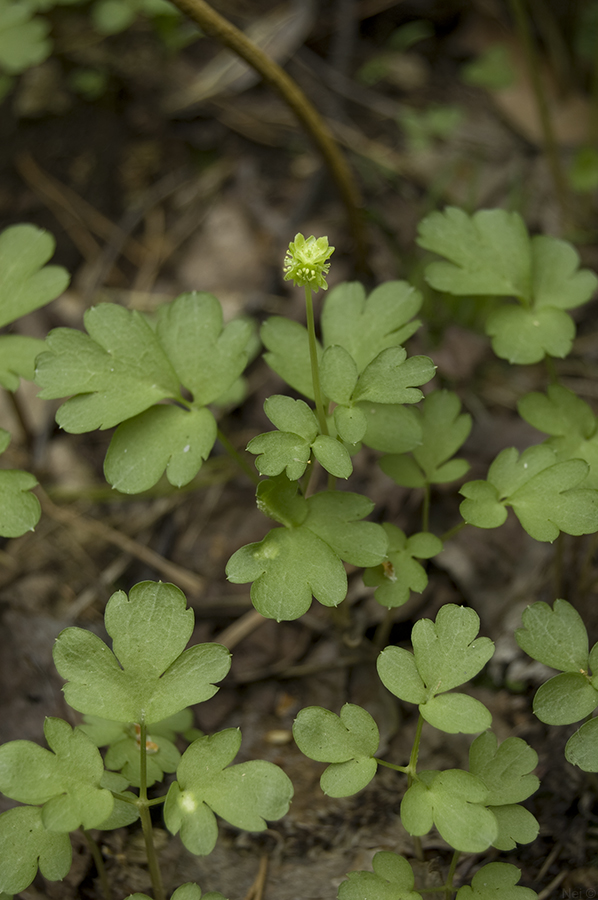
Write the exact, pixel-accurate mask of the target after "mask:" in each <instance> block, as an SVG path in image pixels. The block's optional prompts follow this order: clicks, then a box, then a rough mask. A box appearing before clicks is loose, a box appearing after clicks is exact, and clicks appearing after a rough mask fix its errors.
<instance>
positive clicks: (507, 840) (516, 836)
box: [489, 804, 540, 850]
mask: <svg viewBox="0 0 598 900" xmlns="http://www.w3.org/2000/svg"><path fill="white" fill-rule="evenodd" d="M489 810H490V812H492V814H493V815H494V818H495V819H496V822H497V825H498V834H497V836H496V838H495V839H494V840H493V842H492V846H493V847H496V848H497V849H498V850H514V849H515V847H516V845H517V844H531V843H532V841H535V840H536V838H537V837H538V832H539V831H540V824H539V822H538V820H537V819H536V817H535V816H533V815H532V814H531V812H530V811H529V810H528V809H526V808H525V806H519V805H518V804H512V805H506V806H490V807H489Z"/></svg>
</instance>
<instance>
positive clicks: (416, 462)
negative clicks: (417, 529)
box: [380, 391, 471, 552]
mask: <svg viewBox="0 0 598 900" xmlns="http://www.w3.org/2000/svg"><path fill="white" fill-rule="evenodd" d="M414 413H415V415H416V416H417V418H418V419H419V421H420V427H421V434H422V437H421V443H419V444H418V445H417V446H416V447H414V449H413V451H412V453H411V455H406V454H391V455H389V456H383V457H382V459H381V460H380V468H381V469H382V471H383V472H385V473H386V474H387V475H388V476H389V477H390V478H392V480H393V481H394V482H396V484H400V485H403V486H404V487H423V486H424V485H425V484H444V483H446V482H449V481H456V480H457V479H458V478H462V477H463V475H465V473H466V472H467V471H468V469H469V463H467V462H466V461H465V460H464V459H451V457H452V456H454V455H455V453H456V452H457V450H458V449H459V448H460V447H461V446H462V445H463V444H464V443H465V441H466V440H467V438H468V436H469V432H470V431H471V416H470V415H469V414H467V413H461V402H460V400H459V398H458V397H457V395H456V394H453V393H452V392H451V391H432V393H431V394H428V395H427V397H426V398H425V400H424V402H423V403H422V407H421V410H417V409H416V410H414ZM437 552H438V551H437Z"/></svg>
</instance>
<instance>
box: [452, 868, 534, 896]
mask: <svg viewBox="0 0 598 900" xmlns="http://www.w3.org/2000/svg"><path fill="white" fill-rule="evenodd" d="M520 877H521V872H520V871H519V869H518V868H517V866H511V865H509V864H508V863H499V862H493V863H488V865H487V866H482V868H481V869H479V870H478V871H477V872H476V873H475V875H474V876H473V878H472V880H471V887H469V885H464V886H463V887H461V888H459V890H458V891H457V900H499V898H500V900H534V898H536V897H537V896H538V895H537V894H536V892H535V891H532V890H531V888H525V887H518V886H517V882H518V881H519V879H520Z"/></svg>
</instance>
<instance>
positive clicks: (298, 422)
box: [264, 394, 319, 444]
mask: <svg viewBox="0 0 598 900" xmlns="http://www.w3.org/2000/svg"><path fill="white" fill-rule="evenodd" d="M264 412H265V413H266V415H267V416H268V418H269V419H270V421H271V422H272V424H273V425H274V426H275V427H276V428H278V430H279V431H288V432H290V433H291V434H296V435H299V436H300V437H302V438H303V439H304V440H305V441H306V442H307V443H308V444H311V443H312V442H313V441H314V440H315V438H316V435H317V434H318V431H319V429H318V420H317V419H316V416H315V414H314V412H313V410H312V409H310V407H309V406H308V405H307V403H305V402H304V401H303V400H293V399H292V397H286V396H284V395H283V394H273V395H272V396H271V397H268V399H267V400H266V401H265V403H264Z"/></svg>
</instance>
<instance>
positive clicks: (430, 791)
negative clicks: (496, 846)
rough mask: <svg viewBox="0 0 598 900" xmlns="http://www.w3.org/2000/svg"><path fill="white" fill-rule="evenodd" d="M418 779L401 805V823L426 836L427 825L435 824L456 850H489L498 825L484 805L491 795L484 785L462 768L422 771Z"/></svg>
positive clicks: (417, 833) (474, 851)
mask: <svg viewBox="0 0 598 900" xmlns="http://www.w3.org/2000/svg"><path fill="white" fill-rule="evenodd" d="M419 777H420V780H419V781H416V782H415V783H414V784H412V785H411V787H410V788H408V789H407V793H406V794H405V796H404V798H403V801H402V803H401V821H402V822H403V825H404V826H405V828H406V829H407V831H408V832H409V833H410V834H414V835H422V834H426V833H427V832H428V831H429V830H430V828H429V827H428V828H426V826H427V825H428V824H429V823H430V822H431V821H433V823H434V825H436V828H437V829H438V831H439V833H440V835H441V836H442V837H443V838H444V840H445V841H447V843H449V844H450V845H451V847H454V849H455V850H461V851H463V852H465V853H482V852H483V851H484V850H487V849H488V847H489V846H490V845H491V844H492V842H493V841H494V840H495V838H496V837H497V834H498V825H497V822H496V819H495V817H494V816H493V815H492V813H491V812H490V811H489V810H488V809H486V808H485V807H484V806H483V805H482V804H483V803H484V800H485V798H486V796H487V793H488V792H487V790H486V787H485V785H484V783H483V782H482V781H481V780H480V779H479V778H477V777H476V776H475V775H471V774H470V773H469V772H463V771H462V770H461V769H447V770H446V771H444V772H432V771H429V772H422V773H421V774H420V776H419ZM430 827H431V825H430Z"/></svg>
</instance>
